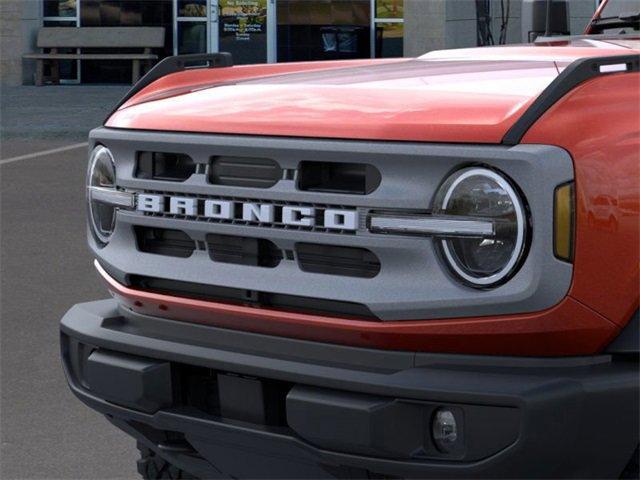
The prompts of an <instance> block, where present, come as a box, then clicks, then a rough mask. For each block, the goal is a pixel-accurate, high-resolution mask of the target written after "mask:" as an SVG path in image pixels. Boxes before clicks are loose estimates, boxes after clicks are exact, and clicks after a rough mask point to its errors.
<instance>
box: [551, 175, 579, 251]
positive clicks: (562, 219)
mask: <svg viewBox="0 0 640 480" xmlns="http://www.w3.org/2000/svg"><path fill="white" fill-rule="evenodd" d="M553 209H554V212H553V236H554V238H553V250H554V252H553V253H554V254H555V256H556V257H558V258H560V259H562V260H566V261H568V262H571V261H573V242H574V230H575V202H574V184H573V182H571V183H565V184H564V185H560V186H559V187H558V188H556V191H555V198H554V206H553Z"/></svg>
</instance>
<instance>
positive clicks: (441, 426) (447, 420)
mask: <svg viewBox="0 0 640 480" xmlns="http://www.w3.org/2000/svg"><path fill="white" fill-rule="evenodd" d="M431 434H432V436H433V441H434V442H435V444H436V447H437V448H438V450H440V451H441V452H443V453H449V452H451V451H452V450H453V449H454V448H455V447H456V443H457V442H458V438H459V434H458V422H457V421H456V417H455V416H454V415H453V412H452V411H451V410H447V409H445V408H442V409H440V410H438V411H436V414H435V415H434V416H433V420H432V423H431Z"/></svg>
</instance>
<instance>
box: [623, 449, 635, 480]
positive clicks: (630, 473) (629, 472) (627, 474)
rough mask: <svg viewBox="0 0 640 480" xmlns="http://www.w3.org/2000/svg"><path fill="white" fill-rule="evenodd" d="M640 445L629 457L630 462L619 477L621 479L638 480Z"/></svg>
mask: <svg viewBox="0 0 640 480" xmlns="http://www.w3.org/2000/svg"><path fill="white" fill-rule="evenodd" d="M639 449H640V445H639V446H638V447H636V451H635V452H633V455H631V460H629V463H628V464H627V466H626V468H625V469H624V472H622V475H620V478H621V479H625V480H626V479H636V480H637V479H638V478H640V452H639Z"/></svg>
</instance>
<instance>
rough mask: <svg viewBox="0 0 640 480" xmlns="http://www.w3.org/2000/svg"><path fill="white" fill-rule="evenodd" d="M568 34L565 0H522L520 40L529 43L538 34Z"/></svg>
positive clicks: (567, 15)
mask: <svg viewBox="0 0 640 480" xmlns="http://www.w3.org/2000/svg"><path fill="white" fill-rule="evenodd" d="M553 35H569V2H568V1H567V0H523V2H522V41H523V42H525V43H530V42H533V41H535V39H536V38H537V37H539V36H553Z"/></svg>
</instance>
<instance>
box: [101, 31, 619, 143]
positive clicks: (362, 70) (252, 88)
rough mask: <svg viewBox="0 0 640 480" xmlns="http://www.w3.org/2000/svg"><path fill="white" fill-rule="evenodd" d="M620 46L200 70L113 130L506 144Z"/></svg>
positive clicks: (157, 89)
mask: <svg viewBox="0 0 640 480" xmlns="http://www.w3.org/2000/svg"><path fill="white" fill-rule="evenodd" d="M628 53H629V50H628V48H625V47H621V46H618V45H613V44H606V47H602V46H600V47H599V48H598V47H596V46H595V42H594V44H593V45H592V44H587V45H586V46H571V47H568V46H546V47H545V46H543V47H537V46H518V47H496V48H484V49H464V50H449V51H442V52H432V53H431V54H428V55H425V56H423V57H420V58H417V59H396V60H392V61H388V60H382V61H380V60H365V61H355V62H314V63H305V64H277V65H261V66H249V67H229V68H221V69H209V70H193V71H187V72H181V73H176V74H172V75H169V76H167V77H164V78H162V79H161V80H159V81H157V82H155V83H154V84H152V85H150V86H149V87H147V88H146V89H144V90H142V91H141V92H139V93H138V94H137V95H136V96H134V97H132V98H131V99H130V100H129V101H128V102H127V103H125V104H124V105H123V106H122V107H121V108H120V109H119V110H118V111H117V112H115V113H114V114H113V115H112V116H111V117H110V118H109V119H108V121H107V123H106V126H107V127H111V128H124V129H143V130H159V131H181V132H196V133H198V132H199V133H219V134H246V135H270V136H273V135H276V136H289V137H314V138H349V139H366V140H392V141H393V140H398V141H421V142H456V143H460V142H468V143H500V141H501V140H502V138H503V137H504V135H505V133H506V132H507V131H508V130H509V128H510V127H511V126H512V125H513V124H514V123H515V122H516V121H517V120H518V118H519V117H520V116H521V115H522V113H523V112H524V111H525V110H526V109H527V107H528V106H529V105H530V104H531V103H532V102H533V101H534V100H535V98H536V97H537V96H538V95H539V94H540V93H541V92H542V90H544V88H545V87H546V86H547V85H548V84H549V83H550V82H551V81H553V79H554V78H556V77H557V75H558V72H559V71H560V70H561V69H562V68H563V66H565V65H567V64H568V63H570V62H571V61H573V60H575V59H577V58H581V57H586V56H596V55H597V56H601V55H616V54H618V55H620V54H628Z"/></svg>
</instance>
